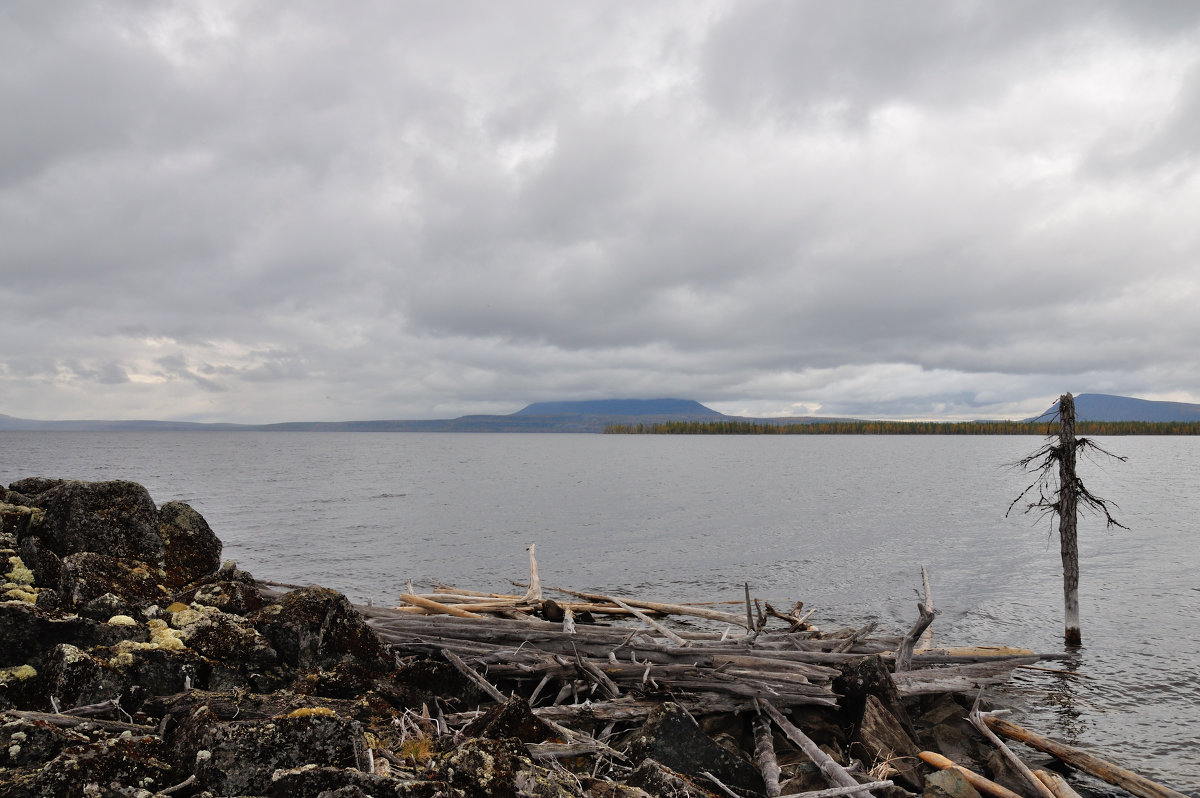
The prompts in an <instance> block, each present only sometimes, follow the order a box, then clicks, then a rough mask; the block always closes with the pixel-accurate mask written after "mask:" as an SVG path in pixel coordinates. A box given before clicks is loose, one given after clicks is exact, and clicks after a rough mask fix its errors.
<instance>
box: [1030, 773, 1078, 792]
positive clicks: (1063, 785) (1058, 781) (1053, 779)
mask: <svg viewBox="0 0 1200 798" xmlns="http://www.w3.org/2000/svg"><path fill="white" fill-rule="evenodd" d="M1033 775H1035V776H1037V777H1038V781H1040V782H1041V783H1042V784H1045V785H1046V787H1047V788H1048V789H1049V790H1050V792H1052V793H1054V798H1081V796H1080V795H1079V793H1077V792H1075V790H1073V789H1072V788H1071V785H1070V784H1067V780H1066V779H1064V778H1063V777H1062V776H1060V775H1058V774H1057V773H1050V772H1049V771H1045V770H1035V771H1033Z"/></svg>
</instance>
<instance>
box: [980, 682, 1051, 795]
mask: <svg viewBox="0 0 1200 798" xmlns="http://www.w3.org/2000/svg"><path fill="white" fill-rule="evenodd" d="M967 720H968V721H970V723H971V725H972V726H974V727H975V730H976V731H978V732H979V733H980V734H982V735H983V736H984V737H986V738H987V739H988V741H989V742H990V743H991V744H992V745H994V746H996V750H998V751H999V752H1000V755H1001V756H1003V757H1004V759H1005V760H1006V761H1007V762H1008V764H1010V765H1012V767H1013V768H1014V769H1015V770H1016V771H1017V772H1018V773H1020V774H1021V777H1022V778H1023V779H1025V781H1026V782H1027V783H1028V784H1029V786H1030V788H1031V789H1032V790H1033V792H1034V793H1035V794H1036V795H1040V796H1041V798H1055V795H1054V793H1053V792H1052V791H1051V790H1050V788H1049V787H1048V786H1046V785H1045V784H1043V783H1042V781H1041V780H1040V779H1039V778H1038V777H1037V776H1035V775H1033V771H1032V770H1030V769H1029V766H1028V765H1026V764H1025V763H1024V762H1022V761H1021V758H1020V757H1018V756H1017V755H1016V754H1014V753H1013V751H1012V749H1011V748H1009V747H1008V746H1007V745H1005V744H1004V741H1003V740H1001V739H1000V738H999V737H997V736H996V734H995V732H993V731H992V730H991V729H989V728H988V727H987V724H986V723H984V718H983V713H981V712H980V711H979V697H976V698H975V704H974V705H973V706H972V707H971V714H969V715H968V716H967Z"/></svg>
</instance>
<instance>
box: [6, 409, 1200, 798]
mask: <svg viewBox="0 0 1200 798" xmlns="http://www.w3.org/2000/svg"><path fill="white" fill-rule="evenodd" d="M1039 442H1040V441H1039V439H1036V438H1021V437H954V438H940V437H900V436H893V437H867V436H844V437H843V436H836V437H834V436H830V437H826V436H812V437H809V436H795V437H784V436H780V437H654V436H602V435H469V434H440V435H438V434H429V435H425V434H412V433H408V434H388V433H381V434H373V433H349V434H342V433H217V432H208V433H147V434H140V433H128V432H125V433H52V432H37V433H13V432H4V433H0V480H3V481H4V482H5V483H8V482H11V481H13V480H16V479H19V478H21V477H24V476H32V475H42V476H55V477H67V478H72V479H86V480H100V479H117V478H120V479H130V480H134V481H137V482H141V483H142V484H144V485H146V487H147V488H148V489H149V490H150V493H151V495H152V496H153V497H154V499H155V501H156V502H157V503H159V504H161V503H163V502H166V501H170V500H173V499H177V500H182V501H186V502H188V503H190V504H191V505H192V506H193V507H195V508H196V509H197V510H199V511H200V512H201V513H202V514H203V515H204V516H205V518H206V519H207V520H208V522H209V523H210V524H211V525H212V527H213V529H214V530H215V531H216V533H217V534H218V535H219V536H220V537H221V539H222V540H223V541H224V543H225V557H226V558H232V559H235V560H237V561H238V563H239V565H240V566H241V567H243V568H245V569H247V570H249V571H251V572H252V573H254V574H255V575H256V576H258V577H260V578H264V579H273V580H278V581H283V582H297V583H313V582H315V583H320V584H324V585H327V586H330V587H335V588H338V589H340V590H342V591H344V592H345V593H346V594H347V595H348V596H349V597H350V598H351V599H352V600H354V601H358V602H365V601H366V600H368V599H370V600H372V601H374V602H375V603H377V604H379V603H385V602H391V601H394V599H395V596H396V595H397V594H398V593H399V592H401V590H402V589H403V587H404V585H405V583H406V581H407V580H410V579H411V580H413V582H414V583H415V584H416V585H417V587H418V588H420V587H421V586H426V587H430V586H432V585H434V584H438V583H446V584H456V585H459V586H464V587H470V588H474V589H480V590H495V591H509V590H511V589H512V586H511V584H510V581H509V580H517V581H519V580H523V579H525V578H527V576H528V559H527V557H528V555H527V554H526V551H525V548H526V546H528V544H530V543H535V542H536V543H537V552H538V562H539V571H540V574H541V577H542V581H543V583H544V584H547V585H558V586H564V587H572V588H580V589H596V590H604V591H611V592H615V593H629V594H636V595H638V596H641V597H645V598H658V599H662V600H668V601H683V600H720V599H737V598H739V597H740V596H741V585H742V583H743V582H744V581H748V582H750V585H751V589H752V592H753V593H754V595H756V596H759V597H762V598H765V599H767V600H770V601H772V602H773V603H774V602H778V604H776V606H788V607H790V606H791V604H792V603H793V602H794V601H797V600H802V601H804V602H805V605H806V607H808V608H813V607H815V608H817V614H816V616H814V620H818V622H819V623H821V625H823V626H826V627H838V626H844V625H857V624H861V623H862V622H863V621H865V620H866V619H877V620H879V621H880V622H881V625H882V627H883V628H885V629H887V630H888V631H902V630H903V629H905V628H907V627H908V626H909V625H910V624H911V622H912V620H913V619H914V618H915V616H916V606H915V604H916V599H917V596H918V591H919V589H920V566H921V565H922V564H924V565H925V566H926V567H927V568H928V570H929V572H930V575H931V580H932V583H933V591H934V599H935V603H936V605H937V607H938V608H939V610H940V611H941V615H940V616H939V617H938V619H937V621H935V623H934V627H933V628H934V634H935V642H939V643H943V644H966V643H984V642H996V643H1005V644H1009V645H1017V646H1026V647H1029V648H1034V649H1037V650H1039V651H1061V648H1062V646H1061V630H1062V594H1061V590H1062V588H1061V578H1062V577H1061V565H1060V563H1059V558H1058V545H1057V541H1056V539H1055V537H1054V536H1053V534H1052V532H1051V529H1050V527H1049V525H1048V523H1047V522H1042V523H1040V524H1039V523H1037V522H1036V521H1035V520H1034V519H1032V518H1031V517H1028V516H1014V517H1013V518H1010V519H1005V517H1004V512H1005V510H1006V508H1007V507H1008V503H1009V502H1010V501H1011V500H1012V498H1013V497H1014V496H1015V495H1016V494H1017V493H1018V492H1019V491H1020V490H1021V489H1022V488H1023V487H1024V486H1025V484H1026V482H1027V480H1024V478H1023V475H1021V474H1020V473H1017V472H1013V471H1010V470H1006V469H1005V467H1004V466H1005V464H1006V463H1009V462H1011V461H1013V460H1015V459H1017V458H1018V457H1020V456H1022V455H1024V454H1027V453H1028V452H1030V451H1031V450H1032V449H1033V448H1035V447H1036V446H1037V444H1038V443H1039ZM1103 443H1104V444H1105V445H1106V446H1107V447H1108V448H1110V449H1112V450H1114V451H1116V452H1118V453H1119V454H1122V455H1126V456H1128V458H1129V461H1128V462H1127V463H1124V464H1122V463H1098V464H1095V465H1090V466H1089V465H1086V464H1085V465H1084V466H1082V467H1081V474H1082V476H1083V477H1084V479H1085V481H1086V482H1087V483H1088V485H1089V487H1091V488H1092V490H1093V491H1094V492H1096V493H1098V494H1100V495H1102V496H1105V497H1107V498H1111V499H1114V500H1116V501H1117V502H1118V503H1119V505H1120V508H1119V510H1118V511H1117V513H1116V514H1117V516H1118V518H1119V519H1120V520H1121V521H1123V522H1124V523H1125V524H1127V525H1128V526H1129V527H1131V530H1130V531H1128V532H1126V531H1122V530H1117V531H1108V530H1105V529H1104V527H1103V524H1102V523H1100V522H1099V521H1098V520H1097V519H1095V518H1084V519H1083V520H1082V522H1081V530H1080V538H1081V540H1080V556H1081V563H1082V564H1081V571H1082V580H1081V608H1082V617H1083V636H1084V642H1085V647H1084V649H1083V650H1082V651H1081V652H1080V653H1079V657H1078V662H1077V664H1076V667H1077V670H1078V672H1079V673H1080V674H1081V675H1082V676H1081V678H1077V679H1065V678H1063V677H1060V676H1053V675H1050V674H1044V673H1037V672H1033V671H1024V672H1021V673H1020V674H1019V675H1018V677H1017V678H1016V680H1015V682H1014V685H1013V688H1012V689H1011V690H1010V691H1009V692H1008V694H1007V696H1006V700H1008V701H1011V702H1013V703H1015V704H1016V705H1017V706H1018V707H1019V711H1020V715H1019V717H1018V718H1017V720H1018V722H1022V723H1024V724H1025V725H1027V726H1028V727H1030V728H1033V729H1035V730H1038V731H1041V732H1043V733H1046V734H1050V735H1052V736H1056V737H1060V738H1063V739H1066V740H1071V741H1075V742H1077V743H1079V744H1082V745H1086V746H1088V747H1089V748H1091V749H1093V750H1096V751H1097V753H1100V754H1101V755H1104V756H1108V757H1109V758H1112V759H1114V760H1116V761H1118V762H1121V763H1124V764H1126V765H1127V766H1130V767H1132V768H1133V769H1135V770H1138V771H1139V772H1142V773H1144V774H1145V775H1147V776H1149V777H1151V778H1156V779H1159V780H1161V781H1163V782H1165V783H1166V784H1168V785H1169V786H1172V787H1174V788H1175V789H1177V790H1181V791H1184V792H1189V793H1192V794H1195V795H1200V546H1198V545H1197V543H1198V542H1200V532H1198V529H1197V527H1198V523H1200V521H1198V519H1200V494H1198V493H1197V490H1196V487H1197V484H1196V475H1197V474H1200V440H1198V439H1195V438H1144V437H1139V438H1113V439H1108V440H1106V441H1103Z"/></svg>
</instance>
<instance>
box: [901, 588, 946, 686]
mask: <svg viewBox="0 0 1200 798" xmlns="http://www.w3.org/2000/svg"><path fill="white" fill-rule="evenodd" d="M917 612H919V613H920V617H918V618H917V622H916V623H914V624H913V625H912V628H911V629H909V630H908V633H907V634H906V635H904V639H903V640H901V641H900V648H899V649H898V650H897V651H896V665H895V671H896V673H901V672H903V671H907V670H912V658H913V648H914V647H915V646H916V645H917V638H919V637H920V636H921V633H922V632H924V631H925V630H926V629H927V628H929V624H931V623H933V619H934V618H935V617H936V616H937V610H934V609H930V608H929V607H926V606H925V605H924V604H921V603H918V604H917Z"/></svg>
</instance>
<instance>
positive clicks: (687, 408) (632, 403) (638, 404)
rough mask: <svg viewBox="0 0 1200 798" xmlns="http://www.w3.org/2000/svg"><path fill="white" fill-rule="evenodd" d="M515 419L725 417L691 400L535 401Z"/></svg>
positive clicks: (518, 413)
mask: <svg viewBox="0 0 1200 798" xmlns="http://www.w3.org/2000/svg"><path fill="white" fill-rule="evenodd" d="M513 415H514V416H561V415H572V416H579V415H584V416H671V417H672V418H688V419H692V418H722V417H723V416H722V414H720V413H718V412H717V411H716V410H713V409H712V408H711V407H705V406H704V405H702V404H700V403H699V402H696V401H693V400H691V399H592V400H585V401H580V402H534V403H533V404H530V405H526V406H525V407H523V408H521V409H520V410H518V411H517V412H516V413H513Z"/></svg>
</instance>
